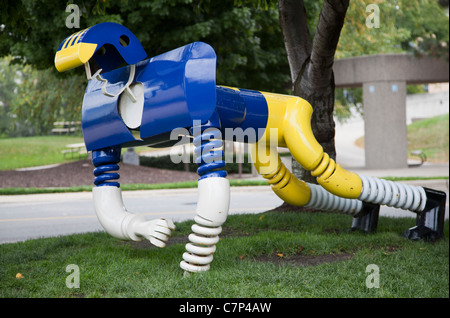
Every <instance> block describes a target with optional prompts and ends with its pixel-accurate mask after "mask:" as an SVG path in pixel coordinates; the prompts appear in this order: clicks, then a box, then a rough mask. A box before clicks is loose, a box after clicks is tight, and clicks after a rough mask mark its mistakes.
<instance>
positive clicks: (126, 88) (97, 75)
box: [84, 61, 137, 103]
mask: <svg viewBox="0 0 450 318" xmlns="http://www.w3.org/2000/svg"><path fill="white" fill-rule="evenodd" d="M84 69H85V70H86V77H87V80H88V81H90V80H91V79H93V78H95V79H97V80H99V81H101V82H103V85H102V93H103V95H105V96H109V97H116V96H119V95H120V94H122V93H123V92H124V91H125V92H126V93H127V95H128V96H129V97H130V99H131V100H132V101H133V103H135V102H136V101H137V99H136V96H134V94H133V92H132V91H131V89H130V85H131V83H132V82H133V79H134V75H135V73H136V66H135V65H134V64H133V65H130V75H129V76H128V82H127V83H126V84H125V86H124V87H122V89H121V90H120V91H119V92H118V93H116V94H111V93H108V91H107V90H106V87H107V85H108V80H107V79H104V78H103V77H101V75H100V73H101V71H102V69H99V70H97V72H95V73H94V75H91V67H90V66H89V61H88V62H86V63H85V64H84Z"/></svg>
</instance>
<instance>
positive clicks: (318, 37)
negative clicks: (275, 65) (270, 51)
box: [307, 0, 349, 89]
mask: <svg viewBox="0 0 450 318" xmlns="http://www.w3.org/2000/svg"><path fill="white" fill-rule="evenodd" d="M348 5H349V0H340V1H333V0H331V1H330V0H325V1H324V3H323V6H322V10H321V11H320V16H319V22H318V23H317V29H316V34H315V35H314V40H313V44H312V52H311V60H310V64H309V66H308V69H307V77H308V80H309V82H310V84H311V87H312V88H314V89H322V88H326V87H329V86H330V82H331V80H332V75H333V63H334V55H335V53H336V48H337V44H338V41H339V36H340V34H341V30H342V27H343V26H344V20H345V14H346V12H347V8H348Z"/></svg>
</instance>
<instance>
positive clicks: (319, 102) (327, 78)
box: [278, 0, 349, 183]
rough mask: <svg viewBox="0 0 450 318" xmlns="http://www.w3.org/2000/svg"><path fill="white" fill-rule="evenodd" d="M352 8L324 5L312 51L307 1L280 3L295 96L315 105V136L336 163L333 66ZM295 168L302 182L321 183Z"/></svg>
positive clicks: (343, 0)
mask: <svg viewBox="0 0 450 318" xmlns="http://www.w3.org/2000/svg"><path fill="white" fill-rule="evenodd" d="M348 5H349V0H341V1H333V0H325V1H324V3H323V6H322V9H321V12H320V16H319V21H318V23H317V28H316V32H315V35H314V39H313V43H312V47H311V44H310V39H309V32H308V27H307V24H306V11H305V7H304V3H303V0H279V1H278V6H279V11H280V25H281V29H282V32H283V37H284V43H285V47H286V52H287V56H288V61H289V66H290V70H291V79H292V86H293V94H294V95H296V96H299V97H302V98H304V99H306V100H307V101H308V102H309V103H310V104H311V105H312V107H313V110H314V111H313V114H312V118H311V127H312V130H313V133H314V136H315V137H316V139H317V141H318V142H319V143H320V144H321V145H322V147H323V149H324V151H325V152H326V153H328V155H329V156H330V157H331V158H333V159H336V149H335V144H334V135H335V124H334V119H333V109H334V89H335V85H334V75H333V62H334V55H335V52H336V48H337V44H338V41H339V36H340V34H341V29H342V27H343V25H344V19H345V14H346V12H347V8H348ZM292 166H293V172H294V174H295V175H296V176H297V177H298V178H299V179H302V180H304V181H307V182H311V183H317V182H316V180H315V178H313V177H312V176H311V174H310V172H309V171H306V170H305V169H303V167H301V166H300V165H299V164H298V163H297V162H293V165H292Z"/></svg>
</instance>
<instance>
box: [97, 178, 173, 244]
mask: <svg viewBox="0 0 450 318" xmlns="http://www.w3.org/2000/svg"><path fill="white" fill-rule="evenodd" d="M92 193H93V195H94V206H95V212H96V214H97V218H98V220H99V221H100V224H101V225H102V226H103V228H104V229H105V231H106V232H108V233H109V234H110V235H111V236H114V237H116V238H119V239H122V240H133V241H141V240H142V239H143V238H145V239H147V240H149V241H150V242H151V243H152V244H153V245H155V246H158V247H164V246H165V245H166V244H165V242H167V240H168V239H169V237H170V235H171V234H172V230H174V229H175V225H174V224H173V222H172V221H171V220H167V219H162V218H161V219H155V220H146V219H145V217H144V216H142V215H137V214H133V213H129V212H128V211H127V210H126V209H125V207H124V205H123V200H122V190H121V189H120V188H117V187H112V186H102V187H95V188H94V189H93V190H92Z"/></svg>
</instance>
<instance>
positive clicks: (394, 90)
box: [363, 81, 408, 169]
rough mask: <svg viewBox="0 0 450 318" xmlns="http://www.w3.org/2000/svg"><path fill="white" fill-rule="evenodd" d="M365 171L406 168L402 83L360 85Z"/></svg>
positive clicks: (404, 103) (387, 82)
mask: <svg viewBox="0 0 450 318" xmlns="http://www.w3.org/2000/svg"><path fill="white" fill-rule="evenodd" d="M363 105H364V135H365V137H364V144H365V155H366V156H365V157H366V168H368V169H390V168H407V167H408V136H407V128H406V82H405V81H374V82H365V83H363Z"/></svg>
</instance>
